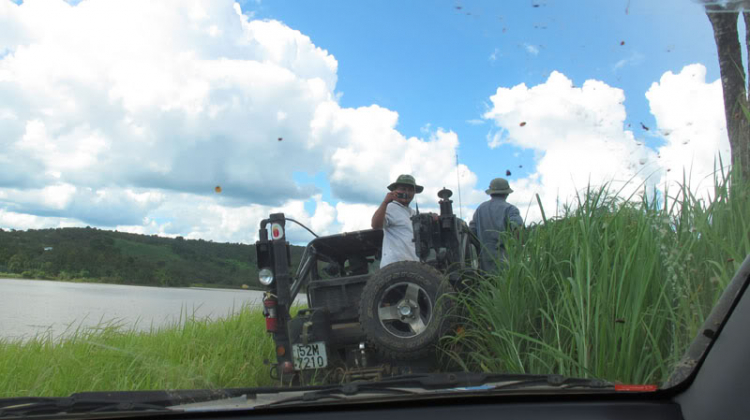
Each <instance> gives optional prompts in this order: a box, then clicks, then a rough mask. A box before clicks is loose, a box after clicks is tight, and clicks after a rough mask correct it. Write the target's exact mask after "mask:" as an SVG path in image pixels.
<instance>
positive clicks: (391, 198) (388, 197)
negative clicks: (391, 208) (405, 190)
mask: <svg viewBox="0 0 750 420" xmlns="http://www.w3.org/2000/svg"><path fill="white" fill-rule="evenodd" d="M396 198H398V197H396V191H388V193H387V194H386V195H385V198H384V199H383V203H385V204H388V203H390V202H391V201H396Z"/></svg>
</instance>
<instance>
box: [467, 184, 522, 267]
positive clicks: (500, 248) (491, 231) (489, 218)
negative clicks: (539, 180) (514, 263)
mask: <svg viewBox="0 0 750 420" xmlns="http://www.w3.org/2000/svg"><path fill="white" fill-rule="evenodd" d="M485 192H486V193H487V194H489V195H490V197H491V198H490V200H489V201H485V202H484V203H482V204H480V205H479V207H478V208H477V210H476V212H474V217H473V218H472V220H471V223H469V228H470V229H471V231H472V233H474V235H476V236H477V237H478V238H479V242H480V243H481V245H482V248H481V251H480V253H479V268H480V269H481V270H482V271H485V272H489V271H493V270H496V269H497V268H498V267H499V266H500V264H501V263H502V262H503V261H505V259H506V252H505V245H504V244H503V243H502V238H500V235H501V233H502V232H505V231H508V230H513V229H515V228H518V227H523V218H521V213H520V212H519V211H518V208H517V207H516V206H514V205H512V204H510V203H508V202H507V201H505V200H506V199H507V198H508V195H509V194H510V193H512V192H513V190H512V189H511V188H510V185H509V184H508V181H507V180H505V179H503V178H495V179H493V180H492V182H490V188H488V189H487V190H486V191H485Z"/></svg>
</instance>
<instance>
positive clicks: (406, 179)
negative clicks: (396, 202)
mask: <svg viewBox="0 0 750 420" xmlns="http://www.w3.org/2000/svg"><path fill="white" fill-rule="evenodd" d="M399 185H411V186H412V187H414V192H416V193H417V194H419V193H421V192H422V190H424V187H423V186H421V185H417V181H415V180H414V177H413V176H411V175H399V176H398V179H396V181H395V182H394V183H392V184H391V185H389V186H388V190H390V191H393V190H395V189H396V187H398V186H399Z"/></svg>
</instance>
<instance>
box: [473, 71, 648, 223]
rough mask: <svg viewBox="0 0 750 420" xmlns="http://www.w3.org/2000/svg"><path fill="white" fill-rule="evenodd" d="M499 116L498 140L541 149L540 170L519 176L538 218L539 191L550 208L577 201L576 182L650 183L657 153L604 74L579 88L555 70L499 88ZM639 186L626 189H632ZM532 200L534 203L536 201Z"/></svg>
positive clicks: (522, 198) (490, 115)
mask: <svg viewBox="0 0 750 420" xmlns="http://www.w3.org/2000/svg"><path fill="white" fill-rule="evenodd" d="M490 100H491V101H492V105H493V107H492V109H490V110H489V111H488V112H487V113H485V115H484V118H487V119H491V120H492V121H494V122H495V124H496V125H497V127H498V132H497V133H495V135H493V136H490V138H489V139H488V140H489V145H490V147H501V146H506V145H508V146H515V147H519V148H523V149H531V150H534V151H535V152H536V153H537V162H536V163H537V165H536V172H535V173H534V174H532V175H530V176H529V177H527V178H524V179H520V180H518V181H516V182H513V183H512V187H513V189H514V190H515V191H516V192H515V193H514V194H513V195H512V199H513V201H514V202H515V203H517V204H518V205H519V207H520V208H521V211H522V213H524V212H526V211H527V210H528V211H529V217H530V219H531V220H536V219H538V218H539V217H540V212H539V209H538V206H537V205H536V203H535V194H539V196H540V198H541V200H542V204H543V206H544V207H545V212H546V213H547V215H550V214H554V212H555V209H556V207H557V204H558V201H559V202H561V203H564V202H566V201H570V200H572V198H573V197H574V195H575V193H576V189H581V188H585V187H586V186H587V185H589V184H591V185H594V186H598V185H602V184H604V183H605V182H609V183H611V184H612V186H613V187H614V188H619V187H620V186H622V185H623V184H624V183H625V182H628V181H630V182H631V185H638V184H639V183H641V182H645V178H646V175H648V171H650V170H653V169H651V168H652V167H653V165H654V163H653V162H654V160H656V153H654V152H653V151H651V150H649V149H647V148H645V147H642V146H638V145H637V143H636V141H635V138H634V137H633V133H632V132H630V131H628V130H625V129H624V128H623V125H624V121H625V116H626V114H625V107H624V101H625V95H624V92H623V91H622V90H620V89H617V88H613V87H610V86H608V85H606V84H605V83H602V82H599V81H596V80H587V81H586V82H585V83H584V84H583V86H582V87H574V86H573V83H572V81H571V80H570V79H568V78H567V77H565V76H564V75H563V74H561V73H559V72H553V73H552V74H551V75H550V77H549V79H548V80H547V81H546V82H544V83H542V84H540V85H537V86H534V87H531V88H529V87H527V86H526V85H525V84H521V85H517V86H514V87H512V88H502V87H501V88H498V90H497V92H496V94H495V95H493V96H492V97H491V98H490ZM632 191H633V188H630V190H629V191H626V192H625V193H626V194H627V193H630V192H632ZM529 207H530V208H529Z"/></svg>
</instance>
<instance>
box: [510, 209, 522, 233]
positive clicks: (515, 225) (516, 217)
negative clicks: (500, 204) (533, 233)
mask: <svg viewBox="0 0 750 420" xmlns="http://www.w3.org/2000/svg"><path fill="white" fill-rule="evenodd" d="M523 227H524V226H523V218H522V217H521V212H520V211H518V208H517V207H516V206H510V208H509V209H508V229H509V230H511V231H513V236H515V238H516V239H518V240H520V239H521V232H522V231H523Z"/></svg>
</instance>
